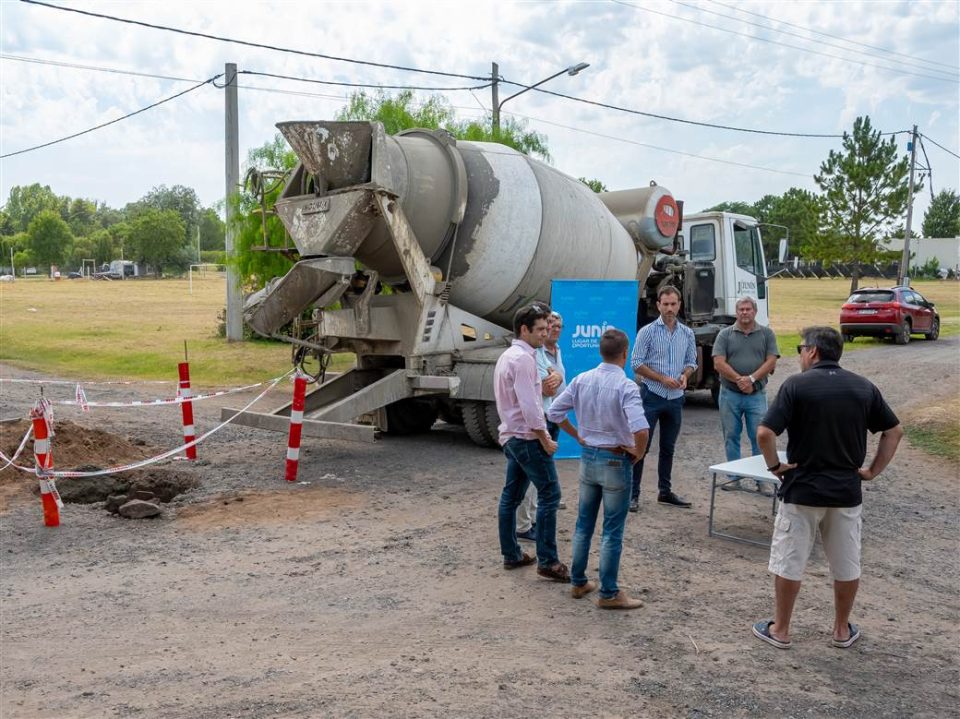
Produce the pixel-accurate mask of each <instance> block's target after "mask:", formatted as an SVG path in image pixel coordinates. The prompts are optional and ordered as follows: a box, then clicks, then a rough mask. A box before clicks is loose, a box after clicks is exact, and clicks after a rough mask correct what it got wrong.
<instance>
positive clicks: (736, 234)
mask: <svg viewBox="0 0 960 719" xmlns="http://www.w3.org/2000/svg"><path fill="white" fill-rule="evenodd" d="M733 243H734V246H735V247H736V250H737V267H742V268H743V269H745V270H746V271H747V272H751V273H752V274H755V275H760V276H763V275H764V274H765V268H764V266H763V248H762V247H761V245H760V230H759V229H757V228H756V227H747V226H746V225H742V224H740V223H739V222H734V223H733Z"/></svg>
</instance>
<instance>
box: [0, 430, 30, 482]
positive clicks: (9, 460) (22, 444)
mask: <svg viewBox="0 0 960 719" xmlns="http://www.w3.org/2000/svg"><path fill="white" fill-rule="evenodd" d="M31 434H33V424H32V423H31V424H30V426H29V427H27V432H26V434H24V435H23V439H22V440H20V446H19V447H17V451H16V452H14V453H13V456H12V457H8V456H7V455H5V454H4V453H3V450H0V459H2V460H5V461H6V464H4V465H3V466H2V467H0V471H3V470H5V469H6V468H7V467H9V466H10V465H11V464H13V463H14V462H16V461H17V457H19V456H20V453H21V452H23V448H24V447H26V446H27V441H28V440H29V439H30V435H31Z"/></svg>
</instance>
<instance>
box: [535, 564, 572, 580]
mask: <svg viewBox="0 0 960 719" xmlns="http://www.w3.org/2000/svg"><path fill="white" fill-rule="evenodd" d="M537 574H539V575H540V576H541V577H546V578H547V579H552V580H553V581H555V582H569V581H570V570H569V569H567V565H566V564H564V563H563V562H556V563H555V564H551V565H550V566H549V567H537Z"/></svg>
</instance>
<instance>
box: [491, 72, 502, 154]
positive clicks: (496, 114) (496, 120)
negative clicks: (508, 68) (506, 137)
mask: <svg viewBox="0 0 960 719" xmlns="http://www.w3.org/2000/svg"><path fill="white" fill-rule="evenodd" d="M490 93H491V95H493V98H492V99H493V102H492V104H491V105H490V107H491V108H493V136H494V137H496V136H497V135H499V134H500V66H499V65H497V63H493V65H492V68H491V70H490Z"/></svg>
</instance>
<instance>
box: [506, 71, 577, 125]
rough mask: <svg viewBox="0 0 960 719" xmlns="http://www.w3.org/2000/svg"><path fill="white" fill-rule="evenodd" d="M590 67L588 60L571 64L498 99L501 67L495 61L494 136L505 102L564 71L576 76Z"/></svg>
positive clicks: (558, 75)
mask: <svg viewBox="0 0 960 719" xmlns="http://www.w3.org/2000/svg"><path fill="white" fill-rule="evenodd" d="M588 67H590V64H589V63H586V62H578V63H577V64H576V65H571V66H570V67H567V68H564V69H563V70H561V71H560V72H556V73H554V74H553V75H551V76H550V77H545V78H543V79H542V80H541V81H540V82H537V83H534V84H533V85H529V86H527V87H525V88H523V89H522V90H521V91H520V92H516V93H514V94H513V95H510V96H509V97H505V98H504V99H503V100H499V99H498V98H499V97H500V95H499V92H500V88H499V84H498V83H499V73H498V70H499V68H498V66H497V63H493V72H492V73H491V77H490V79H491V80H492V83H493V84H492V92H493V104H492V106H493V134H494V137H496V136H497V135H499V134H500V108H501V107H503V106H504V104H505V103H506V102H507V101H508V100H512V99H513V98H515V97H517V96H518V95H522V94H523V93H525V92H528V91H530V90H532V89H533V88H535V87H540V85H542V84H543V83H545V82H550V81H551V80H552V79H553V78H555V77H560V76H561V75H563V74H564V73H566V74H567V75H570V76H571V77H572V76H574V75H577V74H579V73H580V71H581V70H586V69H587V68H588Z"/></svg>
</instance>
